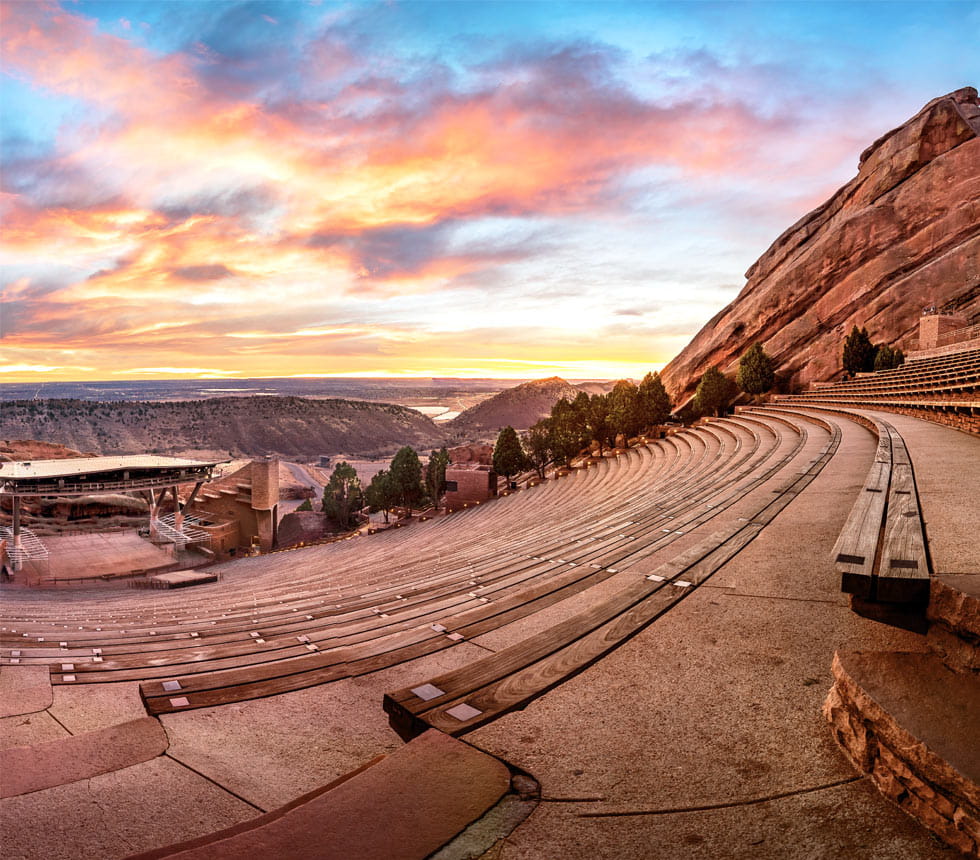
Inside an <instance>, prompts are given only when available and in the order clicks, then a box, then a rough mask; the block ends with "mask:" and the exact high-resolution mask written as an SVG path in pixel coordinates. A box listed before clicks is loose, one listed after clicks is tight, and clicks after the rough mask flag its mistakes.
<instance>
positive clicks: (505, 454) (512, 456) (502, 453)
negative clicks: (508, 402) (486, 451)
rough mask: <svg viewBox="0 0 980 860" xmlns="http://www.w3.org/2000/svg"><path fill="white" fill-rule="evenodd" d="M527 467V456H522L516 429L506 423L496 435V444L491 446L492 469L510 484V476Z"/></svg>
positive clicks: (522, 452) (522, 449)
mask: <svg viewBox="0 0 980 860" xmlns="http://www.w3.org/2000/svg"><path fill="white" fill-rule="evenodd" d="M525 468H527V458H526V457H525V456H524V448H522V447H521V440H520V439H518V438H517V431H515V430H514V428H513V427H511V426H510V425H507V426H506V427H504V429H503V430H501V431H500V435H499V436H497V444H496V445H494V446H493V470H494V471H495V472H496V473H497V474H498V475H503V476H504V477H505V478H506V479H507V483H508V484H510V476H511V475H516V474H517V473H518V472H522V471H524V469H525Z"/></svg>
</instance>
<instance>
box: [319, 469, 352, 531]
mask: <svg viewBox="0 0 980 860" xmlns="http://www.w3.org/2000/svg"><path fill="white" fill-rule="evenodd" d="M361 501H362V497H361V480H360V478H358V477H357V472H356V471H355V469H354V467H353V466H351V465H350V464H349V463H345V462H340V463H338V464H337V465H336V466H335V467H334V470H333V474H332V475H331V476H330V480H329V481H328V482H327V486H325V487H324V488H323V512H324V513H325V514H326V515H327V516H328V517H330V519H332V520H333V521H334V522H335V523H336V524H337V525H338V526H339V527H340V528H342V529H348V528H350V527H351V525H352V524H353V522H354V516H353V513H354V511H355V510H356V509H357V508H359V507H360V502H361Z"/></svg>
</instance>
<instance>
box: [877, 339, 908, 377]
mask: <svg viewBox="0 0 980 860" xmlns="http://www.w3.org/2000/svg"><path fill="white" fill-rule="evenodd" d="M903 364H905V353H904V352H902V350H900V349H897V348H896V349H892V347H890V346H888V344H884V343H883V344H882V345H881V346H879V347H878V349H877V350H876V351H875V362H874V369H875V370H891V369H892V368H893V367H900V366H901V365H903Z"/></svg>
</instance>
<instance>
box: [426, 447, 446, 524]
mask: <svg viewBox="0 0 980 860" xmlns="http://www.w3.org/2000/svg"><path fill="white" fill-rule="evenodd" d="M447 466H449V452H448V451H447V450H446V449H445V448H440V449H439V450H438V451H432V452H431V453H430V454H429V462H428V463H427V464H426V466H425V489H426V491H427V492H428V494H429V499H431V501H432V507H434V508H435V509H436V510H437V511H438V510H439V499H440V498H441V497H442V494H443V493H444V492H445V490H446V467H447Z"/></svg>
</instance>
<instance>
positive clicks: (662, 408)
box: [638, 373, 672, 427]
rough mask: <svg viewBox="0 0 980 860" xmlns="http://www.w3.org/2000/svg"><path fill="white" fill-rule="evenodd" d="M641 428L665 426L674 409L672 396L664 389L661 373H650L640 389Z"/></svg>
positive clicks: (645, 377) (644, 378)
mask: <svg viewBox="0 0 980 860" xmlns="http://www.w3.org/2000/svg"><path fill="white" fill-rule="evenodd" d="M638 393H639V401H640V426H641V427H653V426H655V425H657V424H663V423H664V422H665V421H666V420H667V419H668V418H669V417H670V411H671V409H672V404H671V402H670V395H669V394H668V393H667V389H666V388H664V383H663V380H662V379H661V378H660V374H659V373H648V374H647V375H646V376H644V377H643V381H642V382H641V383H640V387H639V392H638Z"/></svg>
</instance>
